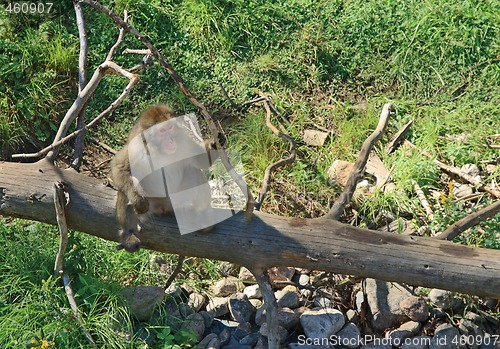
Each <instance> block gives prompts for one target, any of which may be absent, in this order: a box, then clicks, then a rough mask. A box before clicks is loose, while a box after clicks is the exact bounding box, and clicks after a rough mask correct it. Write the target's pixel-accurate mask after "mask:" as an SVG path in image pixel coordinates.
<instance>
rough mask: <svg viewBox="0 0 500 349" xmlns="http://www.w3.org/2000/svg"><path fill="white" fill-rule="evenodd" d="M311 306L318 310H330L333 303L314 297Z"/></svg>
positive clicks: (321, 297)
mask: <svg viewBox="0 0 500 349" xmlns="http://www.w3.org/2000/svg"><path fill="white" fill-rule="evenodd" d="M313 305H314V306H315V307H318V308H331V307H332V305H333V302H332V301H331V300H330V299H328V298H326V297H323V296H316V297H314V299H313Z"/></svg>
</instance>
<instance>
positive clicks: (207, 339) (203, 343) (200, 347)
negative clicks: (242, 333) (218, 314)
mask: <svg viewBox="0 0 500 349" xmlns="http://www.w3.org/2000/svg"><path fill="white" fill-rule="evenodd" d="M215 338H216V339H219V337H217V335H216V334H215V333H210V334H208V335H207V336H206V337H205V338H203V339H202V340H201V342H199V343H198V345H197V348H198V349H207V347H208V345H209V344H210V343H211V342H212V340H214V339H215Z"/></svg>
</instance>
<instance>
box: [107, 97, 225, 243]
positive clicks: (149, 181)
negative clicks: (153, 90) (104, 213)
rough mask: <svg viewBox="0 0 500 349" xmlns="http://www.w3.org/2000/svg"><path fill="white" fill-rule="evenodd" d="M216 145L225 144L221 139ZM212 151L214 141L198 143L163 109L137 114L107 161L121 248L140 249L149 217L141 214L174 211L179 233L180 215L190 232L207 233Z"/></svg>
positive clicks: (177, 119)
mask: <svg viewBox="0 0 500 349" xmlns="http://www.w3.org/2000/svg"><path fill="white" fill-rule="evenodd" d="M219 142H221V143H224V142H225V138H224V137H223V136H222V134H219ZM214 150H215V142H214V141H209V140H206V141H205V142H204V143H202V142H197V141H196V140H195V138H194V137H192V136H191V135H190V134H189V133H188V131H187V129H186V126H185V125H183V122H182V120H181V118H177V116H176V114H175V113H174V111H173V110H172V109H171V108H169V107H167V106H165V105H156V106H152V107H149V108H148V109H146V110H145V111H144V112H143V113H142V114H141V116H140V117H139V119H138V120H137V122H136V123H135V125H134V126H133V128H132V129H131V131H130V134H129V136H128V140H127V143H126V144H125V146H124V147H123V148H122V149H121V150H120V151H119V152H118V153H117V154H116V155H115V157H114V158H113V160H112V162H111V176H112V178H113V182H114V184H115V186H116V188H117V190H118V194H117V199H116V218H117V220H118V223H119V224H120V226H121V230H120V245H118V248H119V249H121V248H124V249H125V250H127V251H128V252H135V251H137V250H139V249H140V246H141V241H140V238H139V231H140V222H141V219H144V217H148V216H144V215H145V214H148V215H150V214H154V215H165V214H172V213H174V211H175V216H176V219H177V223H178V224H179V228H180V229H181V227H180V220H181V216H183V217H184V222H186V221H189V222H193V224H194V226H193V228H189V229H191V230H190V231H198V230H201V231H203V232H207V231H209V230H211V228H212V226H213V224H207V219H208V220H210V213H209V209H211V206H210V202H211V191H210V186H209V184H208V181H207V177H206V174H205V173H204V172H205V171H206V170H208V167H209V166H210V165H211V162H212V160H214V159H215V157H216V155H214V154H216V153H217V152H216V151H214ZM174 209H175V210H174ZM202 216H203V217H202ZM200 217H202V218H200ZM200 220H201V221H202V222H201V223H200V224H201V225H198V226H197V225H196V223H197V222H199V221H200ZM181 233H182V229H181Z"/></svg>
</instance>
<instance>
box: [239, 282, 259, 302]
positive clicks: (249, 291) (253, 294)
mask: <svg viewBox="0 0 500 349" xmlns="http://www.w3.org/2000/svg"><path fill="white" fill-rule="evenodd" d="M243 293H244V294H246V295H247V297H248V299H259V298H262V293H261V292H260V288H259V285H250V286H247V287H245V289H244V290H243Z"/></svg>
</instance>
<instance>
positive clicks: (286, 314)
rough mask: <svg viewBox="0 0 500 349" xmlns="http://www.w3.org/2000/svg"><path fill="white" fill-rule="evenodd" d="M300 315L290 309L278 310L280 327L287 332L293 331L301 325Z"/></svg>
mask: <svg viewBox="0 0 500 349" xmlns="http://www.w3.org/2000/svg"><path fill="white" fill-rule="evenodd" d="M299 317H300V315H299V314H297V313H296V312H294V311H293V310H292V309H290V308H280V309H278V325H280V326H282V327H283V328H285V329H287V330H289V331H290V330H292V329H293V328H295V327H296V326H297V324H298V323H299Z"/></svg>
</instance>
